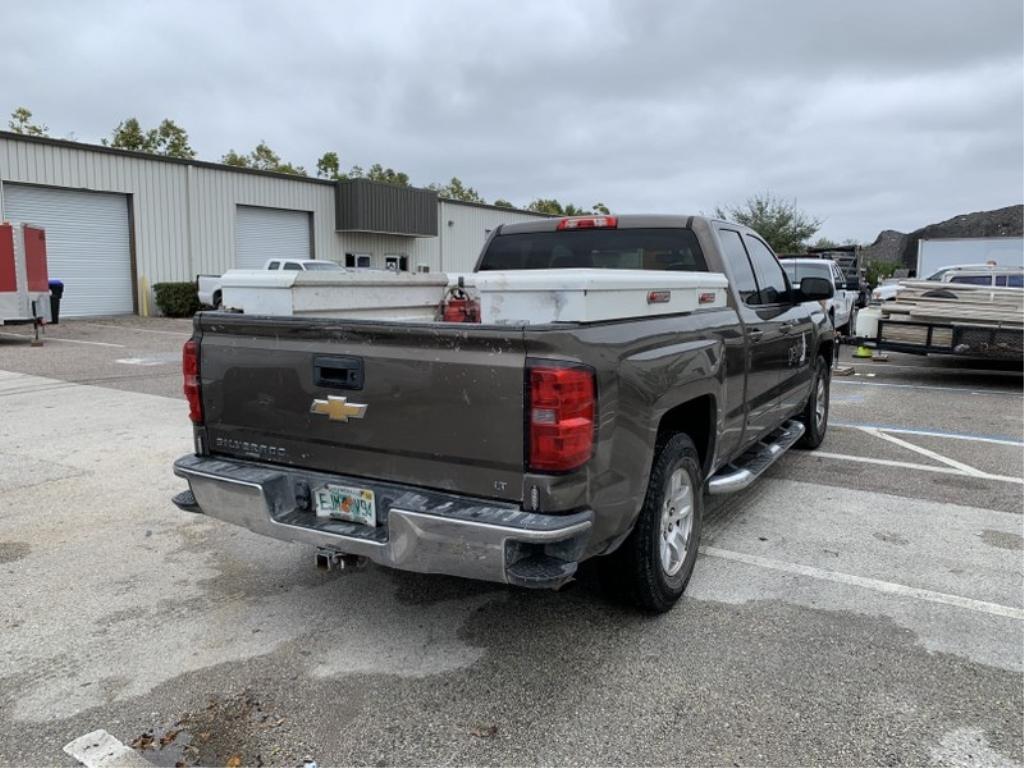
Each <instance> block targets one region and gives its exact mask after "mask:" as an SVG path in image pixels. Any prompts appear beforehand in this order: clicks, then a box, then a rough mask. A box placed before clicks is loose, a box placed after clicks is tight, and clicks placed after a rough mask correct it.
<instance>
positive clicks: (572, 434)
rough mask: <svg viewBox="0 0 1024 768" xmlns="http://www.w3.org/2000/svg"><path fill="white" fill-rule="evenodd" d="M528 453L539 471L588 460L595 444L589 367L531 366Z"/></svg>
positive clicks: (532, 466) (565, 468)
mask: <svg viewBox="0 0 1024 768" xmlns="http://www.w3.org/2000/svg"><path fill="white" fill-rule="evenodd" d="M529 374H530V392H529V398H530V399H529V402H528V403H527V408H528V411H527V412H528V414H529V438H528V439H529V443H528V446H529V456H528V457H527V466H528V468H529V469H531V470H534V471H537V472H566V471H568V470H570V469H576V468H577V467H580V466H582V465H583V464H586V462H587V461H588V460H589V459H590V454H591V451H592V450H593V447H594V373H593V371H591V370H590V369H589V368H581V367H555V366H534V367H532V368H530V369H529Z"/></svg>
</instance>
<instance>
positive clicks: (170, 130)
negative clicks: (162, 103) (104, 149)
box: [102, 117, 196, 160]
mask: <svg viewBox="0 0 1024 768" xmlns="http://www.w3.org/2000/svg"><path fill="white" fill-rule="evenodd" d="M102 143H103V144H104V145H105V146H109V147H113V148H114V149H127V150H131V151H133V152H148V153H150V154H152V155H165V156H167V157H180V158H183V159H185V160H189V159H191V158H193V157H195V156H196V153H195V150H194V149H192V147H191V146H190V145H189V143H188V132H187V131H186V130H185V129H184V128H182V127H181V126H179V125H178V124H177V123H175V122H174V121H173V120H171V119H169V118H164V119H163V120H162V121H161V122H160V125H159V126H158V127H156V128H150V129H149V130H148V131H146V130H143V129H142V125H141V124H140V123H139V121H138V119H137V118H134V117H129V118H127V119H126V120H122V121H121V122H120V123H118V124H117V127H116V128H115V129H114V130H113V131H112V132H111V136H110V140H109V141H107V139H103V140H102Z"/></svg>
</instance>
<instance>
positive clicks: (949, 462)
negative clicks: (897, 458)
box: [861, 427, 988, 477]
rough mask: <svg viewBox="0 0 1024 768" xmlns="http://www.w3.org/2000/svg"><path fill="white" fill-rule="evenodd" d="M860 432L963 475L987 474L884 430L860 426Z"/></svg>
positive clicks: (978, 475)
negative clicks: (924, 457)
mask: <svg viewBox="0 0 1024 768" xmlns="http://www.w3.org/2000/svg"><path fill="white" fill-rule="evenodd" d="M861 432H864V433H866V434H868V435H873V436H874V437H878V438H881V439H882V440H885V441H887V442H890V443H892V444H893V445H898V446H900V448H906V449H907V450H908V451H913V452H914V453H919V454H921V455H922V456H927V457H928V458H929V459H934V460H935V461H937V462H939V463H941V464H945V465H946V466H949V467H952V468H953V469H959V470H960V471H961V472H963V473H964V474H965V475H972V476H973V477H983V476H984V475H987V474H988V473H987V472H982V471H981V470H980V469H976V468H975V467H972V466H970V465H969V464H964V463H963V462H962V461H957V460H956V459H950V458H948V457H947V456H943V455H942V454H941V453H937V452H936V451H932V450H929V449H927V448H922V447H921V446H920V445H914V444H913V443H908V442H907V441H906V440H901V439H900V438H898V437H893V436H892V435H887V434H885V433H884V432H880V431H878V430H877V429H872V428H871V427H861Z"/></svg>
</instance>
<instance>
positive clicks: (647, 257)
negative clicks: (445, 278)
mask: <svg viewBox="0 0 1024 768" xmlns="http://www.w3.org/2000/svg"><path fill="white" fill-rule="evenodd" d="M498 269H501V270H515V269H649V270H660V271H670V272H707V269H708V267H707V263H706V262H705V260H704V253H703V252H702V251H701V249H700V244H699V243H698V242H697V236H696V235H694V233H693V231H692V230H689V229H588V230H574V231H568V232H566V231H561V232H523V233H517V234H510V235H499V236H498V237H495V238H494V239H493V240H492V241H491V244H490V246H488V248H487V252H486V253H485V254H484V256H483V259H482V260H481V262H480V271H482V272H484V271H491V270H498Z"/></svg>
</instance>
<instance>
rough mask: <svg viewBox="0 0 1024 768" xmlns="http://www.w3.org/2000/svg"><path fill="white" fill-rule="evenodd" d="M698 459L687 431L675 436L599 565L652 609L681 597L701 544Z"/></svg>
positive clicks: (617, 586)
mask: <svg viewBox="0 0 1024 768" xmlns="http://www.w3.org/2000/svg"><path fill="white" fill-rule="evenodd" d="M703 488H704V485H703V473H702V471H701V465H700V457H699V455H698V454H697V449H696V448H695V447H694V445H693V441H692V440H691V439H690V438H689V436H688V435H682V434H679V435H674V436H673V437H672V438H670V439H669V440H668V442H666V443H665V444H664V446H662V448H661V450H660V451H659V452H658V455H657V456H656V457H655V459H654V466H653V467H652V469H651V478H650V482H649V483H648V485H647V495H646V497H645V498H644V504H643V507H642V508H641V509H640V516H639V517H638V518H637V521H636V524H635V525H634V527H633V531H632V532H631V533H630V534H629V537H628V538H627V539H626V540H625V541H624V542H623V543H622V546H621V547H619V549H618V550H617V551H616V552H615V553H613V554H612V555H609V556H608V557H607V558H606V559H605V560H604V562H602V563H601V576H602V580H603V581H604V583H605V584H606V585H607V586H608V587H609V588H610V589H611V590H612V591H613V592H615V593H616V594H618V595H620V596H623V597H626V598H627V599H628V600H629V601H630V602H632V603H633V604H635V605H637V606H638V607H640V608H642V609H644V610H647V611H650V612H651V613H664V612H665V611H667V610H669V609H670V608H671V607H672V606H673V605H675V603H676V601H677V600H679V598H680V596H682V594H683V591H684V590H685V589H686V585H687V583H689V581H690V576H691V575H692V574H693V565H694V563H695V562H696V560H697V546H698V545H699V544H700V532H701V520H702V517H703V511H704V499H703Z"/></svg>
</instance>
